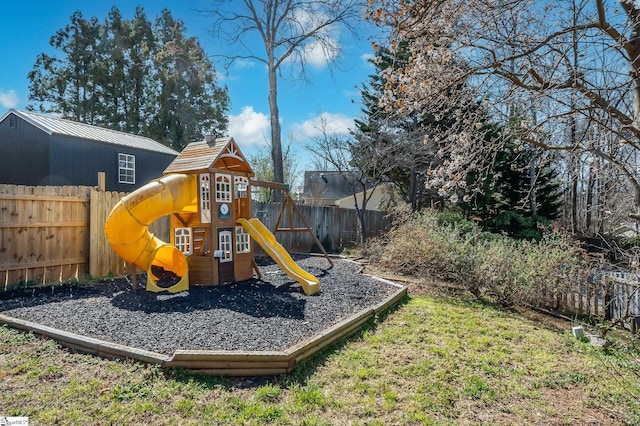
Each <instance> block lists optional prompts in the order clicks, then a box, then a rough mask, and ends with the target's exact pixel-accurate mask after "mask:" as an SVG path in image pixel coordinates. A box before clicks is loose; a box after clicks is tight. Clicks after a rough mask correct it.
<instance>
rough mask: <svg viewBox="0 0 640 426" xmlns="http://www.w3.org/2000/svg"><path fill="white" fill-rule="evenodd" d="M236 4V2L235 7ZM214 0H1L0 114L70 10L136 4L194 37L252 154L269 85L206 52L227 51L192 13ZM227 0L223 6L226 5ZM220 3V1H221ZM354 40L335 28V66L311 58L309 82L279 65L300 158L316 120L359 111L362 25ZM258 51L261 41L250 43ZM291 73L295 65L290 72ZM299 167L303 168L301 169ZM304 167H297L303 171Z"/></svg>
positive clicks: (256, 68) (19, 102) (235, 131)
mask: <svg viewBox="0 0 640 426" xmlns="http://www.w3.org/2000/svg"><path fill="white" fill-rule="evenodd" d="M238 3H239V2H236V7H237V5H238ZM221 4H225V3H223V2H220V1H215V0H165V1H157V0H139V1H137V2H136V1H118V0H58V1H56V0H40V1H36V0H20V1H10V2H4V3H3V10H2V14H0V40H1V41H2V43H0V57H1V58H2V66H1V67H0V115H2V114H4V112H6V110H8V109H9V108H16V109H24V108H25V107H26V106H27V104H28V103H29V100H28V97H29V91H28V90H29V89H28V88H29V82H28V79H27V74H28V73H29V71H30V70H31V69H32V68H33V64H34V63H35V60H36V56H37V55H38V54H39V53H41V52H48V53H53V52H54V50H53V49H52V48H51V47H50V46H49V39H50V37H51V36H52V35H53V34H54V33H55V32H56V31H57V30H58V29H60V28H63V27H64V26H65V25H66V24H67V23H68V22H69V18H70V16H71V14H72V13H73V12H75V11H81V12H82V14H83V16H84V17H85V18H90V17H93V16H95V17H97V18H98V20H100V21H103V20H104V18H105V17H106V16H107V13H108V12H109V10H110V9H111V7H112V6H114V5H115V6H117V7H118V9H120V12H121V14H122V15H123V17H124V18H126V19H131V18H133V14H134V11H135V7H136V6H137V5H141V6H142V7H143V8H144V10H145V12H146V14H147V17H148V18H149V19H150V20H154V19H155V18H156V17H157V16H158V15H159V13H160V11H161V10H162V9H163V8H165V7H166V8H168V9H169V10H171V12H172V14H173V16H174V18H179V19H182V20H183V21H184V22H185V25H186V27H187V35H189V36H195V37H198V39H199V40H200V42H201V44H202V45H203V47H204V49H205V51H206V52H207V54H208V55H210V56H211V57H212V60H213V61H214V64H216V69H217V70H218V71H219V72H220V73H221V75H220V83H221V84H225V85H227V87H228V89H229V95H230V98H231V103H232V107H231V111H230V117H229V121H230V126H229V134H230V135H231V136H233V137H234V138H235V139H236V141H238V143H239V144H240V146H241V149H243V151H244V152H245V154H247V155H253V154H255V153H256V152H257V151H256V150H260V149H262V148H260V147H261V146H264V144H265V142H266V140H267V139H268V138H269V108H268V102H267V95H268V83H267V74H266V69H265V67H264V65H262V64H260V63H257V62H248V61H242V62H238V63H237V64H236V65H235V66H234V67H233V68H231V69H230V70H229V72H228V74H226V75H225V73H224V69H223V67H222V64H221V63H217V62H216V61H217V60H216V59H215V58H214V57H213V55H216V54H229V53H231V51H230V50H229V51H221V50H220V49H228V46H227V47H220V44H219V43H218V42H217V41H216V40H215V39H214V36H213V34H212V33H211V32H210V28H211V23H212V19H213V18H211V17H210V16H207V15H206V14H204V13H202V12H198V11H199V10H200V11H202V10H207V9H209V10H211V9H213V8H214V7H217V6H219V5H221ZM229 4H230V2H227V3H226V5H229ZM225 7H227V6H225ZM362 29H363V30H362V32H361V34H359V36H357V37H352V36H351V35H347V34H344V32H335V33H334V34H333V35H334V36H335V38H336V40H337V43H338V44H339V46H340V50H341V52H342V53H341V55H340V57H339V67H338V68H337V69H333V71H331V70H330V69H329V67H327V65H326V63H325V61H324V60H323V58H322V57H320V56H315V57H314V56H310V66H309V67H308V69H307V71H308V76H309V80H310V83H305V82H303V81H296V80H295V79H294V78H287V76H289V75H290V73H289V72H288V71H290V70H286V69H285V70H283V71H284V72H283V78H281V79H280V81H279V107H280V121H281V124H282V138H283V143H286V142H287V141H289V140H291V141H293V143H294V145H293V149H294V151H296V152H299V153H300V155H301V156H302V157H304V158H305V160H306V162H307V163H309V162H310V160H309V158H307V157H305V155H304V150H303V148H302V146H303V145H304V143H306V142H307V141H309V140H311V139H312V138H313V137H314V136H317V134H318V126H319V123H320V121H321V117H322V118H324V121H325V122H326V123H327V127H328V129H329V130H330V131H333V132H335V133H344V132H346V131H347V129H348V128H349V127H350V126H351V125H352V123H353V119H354V118H357V117H358V116H359V115H360V108H361V102H360V101H361V100H360V95H359V93H358V90H357V86H359V85H360V84H361V83H362V82H364V81H366V80H367V78H368V75H369V74H371V73H372V72H373V68H372V66H371V65H370V64H369V63H368V62H367V59H368V58H370V57H371V56H372V53H373V51H372V48H371V44H370V40H371V39H370V37H369V32H370V31H371V28H370V27H369V26H368V25H367V24H362ZM256 49H257V51H258V52H261V50H259V49H260V46H259V45H258V46H256ZM296 72H297V71H295V70H294V75H295V73H296ZM305 167H306V166H305ZM302 170H304V169H302Z"/></svg>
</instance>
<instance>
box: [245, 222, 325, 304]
mask: <svg viewBox="0 0 640 426" xmlns="http://www.w3.org/2000/svg"><path fill="white" fill-rule="evenodd" d="M236 222H237V223H239V224H240V225H242V227H243V228H244V229H246V230H247V232H248V233H249V235H251V238H253V240H254V241H255V242H256V243H258V244H259V245H260V247H262V248H263V249H264V251H266V252H267V254H268V255H269V256H270V257H271V258H272V259H273V260H275V261H276V263H277V264H278V266H280V269H282V270H283V271H284V272H285V273H286V274H287V275H288V276H290V277H291V278H293V279H294V280H296V281H298V282H299V283H300V285H302V290H303V291H304V293H305V294H306V295H312V294H316V293H317V292H319V291H320V280H318V278H316V277H315V276H313V275H311V274H310V273H308V272H307V271H305V270H304V269H302V268H301V267H300V266H298V264H296V262H294V260H293V259H292V258H291V256H290V255H289V253H288V252H287V251H286V250H285V249H284V247H282V246H281V245H280V243H279V242H278V241H277V240H276V237H275V236H274V235H273V234H272V233H271V231H269V229H267V227H266V226H264V224H263V223H262V222H260V220H258V219H256V218H253V219H249V220H247V219H237V220H236Z"/></svg>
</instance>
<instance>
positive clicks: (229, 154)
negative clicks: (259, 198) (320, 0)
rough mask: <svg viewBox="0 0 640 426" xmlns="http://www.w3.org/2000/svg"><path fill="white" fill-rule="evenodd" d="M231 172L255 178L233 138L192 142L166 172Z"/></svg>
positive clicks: (208, 138)
mask: <svg viewBox="0 0 640 426" xmlns="http://www.w3.org/2000/svg"><path fill="white" fill-rule="evenodd" d="M205 170H208V171H214V170H229V171H233V172H238V173H243V174H246V175H248V176H254V175H255V173H254V172H253V169H252V168H251V166H250V165H249V163H248V162H247V159H246V158H245V156H244V155H243V154H242V152H241V151H240V148H239V147H238V145H237V144H236V142H235V141H234V140H233V138H231V137H226V138H218V139H214V138H210V137H207V138H206V139H205V140H204V141H200V142H192V143H190V144H189V145H187V146H186V147H185V149H184V150H183V151H182V152H181V153H180V154H179V155H178V156H177V157H176V158H175V160H173V162H172V163H171V164H169V166H168V167H167V168H166V169H165V170H164V174H169V173H194V172H198V171H205Z"/></svg>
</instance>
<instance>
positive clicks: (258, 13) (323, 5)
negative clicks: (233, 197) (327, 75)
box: [212, 0, 362, 182]
mask: <svg viewBox="0 0 640 426" xmlns="http://www.w3.org/2000/svg"><path fill="white" fill-rule="evenodd" d="M242 5H243V7H242V9H243V10H236V9H240V8H237V7H235V8H234V9H232V10H222V9H217V10H214V11H212V13H213V14H214V16H216V21H215V23H214V28H215V31H216V32H217V34H218V35H219V36H220V38H221V39H222V40H224V41H225V42H227V46H229V48H238V49H240V51H239V52H234V53H231V52H230V53H228V54H225V57H226V58H227V59H228V60H229V63H228V65H229V64H231V63H233V62H234V61H236V60H255V61H258V62H261V63H263V64H264V65H265V66H266V68H267V73H268V81H269V112H270V119H271V157H272V162H273V168H274V170H273V178H274V180H275V181H276V182H283V180H284V171H283V159H282V141H281V139H282V135H281V129H280V113H279V111H278V76H280V75H282V73H281V72H282V68H283V67H284V66H285V65H293V64H295V65H298V66H299V70H300V73H298V74H296V75H297V76H300V77H302V78H304V76H305V69H306V67H307V65H308V64H309V63H310V61H311V59H312V55H318V54H319V55H320V56H321V57H322V60H323V63H327V64H331V63H332V62H333V61H334V60H335V59H337V58H338V56H339V53H340V44H339V40H338V35H339V31H340V30H343V29H347V30H349V31H350V32H354V26H353V25H354V20H355V19H356V18H359V17H361V11H362V6H361V4H360V3H359V2H358V1H357V0H315V1H313V0H311V1H303V0H243V1H242ZM255 35H258V36H259V37H260V39H261V40H262V46H263V47H264V51H263V52H256V51H254V50H253V49H252V46H251V45H250V41H249V40H250V38H251V37H252V36H255ZM292 74H293V73H292Z"/></svg>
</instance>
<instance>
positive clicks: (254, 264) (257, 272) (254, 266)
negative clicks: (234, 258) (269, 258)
mask: <svg viewBox="0 0 640 426" xmlns="http://www.w3.org/2000/svg"><path fill="white" fill-rule="evenodd" d="M251 267H252V268H253V270H254V271H255V273H256V275H257V276H258V279H259V280H261V279H262V273H261V272H260V269H258V264H257V263H256V260H255V259H254V258H251Z"/></svg>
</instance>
